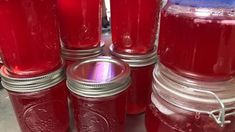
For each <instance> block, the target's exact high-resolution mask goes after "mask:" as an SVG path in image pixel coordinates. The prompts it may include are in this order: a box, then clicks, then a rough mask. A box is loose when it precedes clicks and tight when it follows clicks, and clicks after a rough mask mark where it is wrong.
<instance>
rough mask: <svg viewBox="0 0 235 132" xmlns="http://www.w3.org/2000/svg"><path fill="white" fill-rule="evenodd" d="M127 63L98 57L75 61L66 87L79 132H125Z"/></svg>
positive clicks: (68, 71)
mask: <svg viewBox="0 0 235 132" xmlns="http://www.w3.org/2000/svg"><path fill="white" fill-rule="evenodd" d="M129 84H130V69H129V67H128V64H126V63H125V62H122V61H120V60H116V59H113V58H111V57H99V58H95V59H89V60H85V61H82V62H80V63H75V64H72V65H71V66H69V67H68V69H67V86H68V88H69V90H70V93H71V94H70V99H71V102H72V109H73V114H74V121H75V127H76V129H77V131H78V132H80V131H86V132H88V131H89V132H94V131H96V132H124V126H125V115H126V97H127V88H128V86H129Z"/></svg>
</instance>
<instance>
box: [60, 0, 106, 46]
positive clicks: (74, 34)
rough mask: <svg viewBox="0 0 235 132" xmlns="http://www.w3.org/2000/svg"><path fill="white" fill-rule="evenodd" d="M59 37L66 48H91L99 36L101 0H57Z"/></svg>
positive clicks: (95, 44)
mask: <svg viewBox="0 0 235 132" xmlns="http://www.w3.org/2000/svg"><path fill="white" fill-rule="evenodd" d="M57 5H58V14H59V18H60V30H61V39H62V41H63V45H64V47H66V48H67V49H73V50H75V49H92V48H95V47H98V46H99V44H100V38H101V21H102V19H101V15H102V14H101V9H102V0H57Z"/></svg>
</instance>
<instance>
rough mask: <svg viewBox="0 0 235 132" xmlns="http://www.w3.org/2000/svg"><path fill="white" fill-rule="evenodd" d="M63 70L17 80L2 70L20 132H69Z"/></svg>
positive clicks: (3, 80) (4, 84)
mask: <svg viewBox="0 0 235 132" xmlns="http://www.w3.org/2000/svg"><path fill="white" fill-rule="evenodd" d="M63 69H64V68H63V67H61V68H59V69H57V70H56V71H54V72H52V73H49V74H46V75H44V76H37V77H34V78H18V77H17V76H16V75H12V74H10V73H9V72H8V71H7V69H6V67H5V66H3V67H2V68H1V74H2V86H3V87H4V88H5V89H7V91H8V94H9V97H10V99H11V102H12V105H13V108H14V111H15V114H16V117H17V119H18V123H19V125H20V128H21V131H22V132H68V131H69V114H68V104H67V89H66V84H65V81H64V79H65V75H64V70H63Z"/></svg>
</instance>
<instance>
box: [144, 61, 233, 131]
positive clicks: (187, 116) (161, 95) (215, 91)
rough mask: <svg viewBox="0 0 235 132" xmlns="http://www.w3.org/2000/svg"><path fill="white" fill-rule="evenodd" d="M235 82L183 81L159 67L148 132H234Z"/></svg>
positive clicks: (149, 108)
mask: <svg viewBox="0 0 235 132" xmlns="http://www.w3.org/2000/svg"><path fill="white" fill-rule="evenodd" d="M234 87H235V80H234V79H231V80H228V81H222V82H205V81H196V80H192V79H188V78H184V77H182V76H179V75H177V74H175V73H174V72H173V71H171V70H169V69H168V68H166V67H164V66H163V65H162V64H159V65H158V66H157V67H156V68H155V70H154V81H153V93H152V96H151V103H150V105H149V106H148V108H147V111H146V118H145V123H146V128H147V131H148V132H234V131H235V96H234V95H235V89H234Z"/></svg>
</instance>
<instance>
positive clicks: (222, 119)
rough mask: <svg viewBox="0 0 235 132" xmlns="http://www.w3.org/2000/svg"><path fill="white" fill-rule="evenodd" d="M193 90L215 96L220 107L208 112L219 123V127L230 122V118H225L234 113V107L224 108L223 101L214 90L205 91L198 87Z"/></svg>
mask: <svg viewBox="0 0 235 132" xmlns="http://www.w3.org/2000/svg"><path fill="white" fill-rule="evenodd" d="M194 91H198V92H202V93H207V94H210V95H212V96H213V97H215V98H216V100H217V101H218V103H219V105H220V106H221V108H220V109H217V110H213V111H210V112H208V114H209V116H210V117H211V118H213V119H214V120H215V122H216V123H217V124H218V125H220V127H224V126H225V124H230V123H231V120H226V117H228V116H232V115H235V107H228V108H226V107H225V106H224V103H223V102H222V100H221V99H220V98H219V97H218V96H217V95H216V94H215V93H214V92H211V91H207V90H199V89H194Z"/></svg>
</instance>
